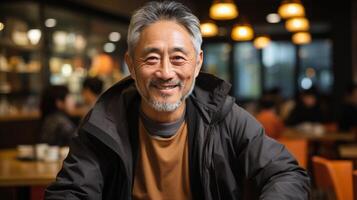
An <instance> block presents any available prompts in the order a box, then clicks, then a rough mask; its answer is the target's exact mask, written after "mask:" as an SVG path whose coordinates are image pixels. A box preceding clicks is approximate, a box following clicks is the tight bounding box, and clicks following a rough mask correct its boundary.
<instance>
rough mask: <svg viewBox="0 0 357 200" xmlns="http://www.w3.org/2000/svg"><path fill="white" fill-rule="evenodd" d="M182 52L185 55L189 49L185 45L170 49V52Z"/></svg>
mask: <svg viewBox="0 0 357 200" xmlns="http://www.w3.org/2000/svg"><path fill="white" fill-rule="evenodd" d="M175 52H181V53H183V54H185V55H187V54H188V52H187V50H186V49H185V48H184V47H173V48H171V49H170V50H169V53H175Z"/></svg>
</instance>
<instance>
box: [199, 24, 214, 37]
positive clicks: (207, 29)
mask: <svg viewBox="0 0 357 200" xmlns="http://www.w3.org/2000/svg"><path fill="white" fill-rule="evenodd" d="M200 28H201V33H202V36H203V37H213V36H216V35H217V34H218V27H217V25H216V24H215V23H213V22H204V23H202V24H201V25H200Z"/></svg>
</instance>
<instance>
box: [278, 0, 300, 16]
mask: <svg viewBox="0 0 357 200" xmlns="http://www.w3.org/2000/svg"><path fill="white" fill-rule="evenodd" d="M278 13H279V15H280V16H281V18H283V19H287V18H291V17H303V16H305V8H304V6H303V5H302V4H301V2H300V0H284V1H283V2H282V3H281V5H280V6H279V8H278Z"/></svg>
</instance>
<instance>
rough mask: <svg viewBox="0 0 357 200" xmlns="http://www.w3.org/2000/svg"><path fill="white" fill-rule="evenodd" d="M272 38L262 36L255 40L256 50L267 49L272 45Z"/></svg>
mask: <svg viewBox="0 0 357 200" xmlns="http://www.w3.org/2000/svg"><path fill="white" fill-rule="evenodd" d="M270 41H271V40H270V37H269V36H267V35H261V36H258V37H256V38H255V39H254V42H253V44H254V46H255V48H257V49H263V48H265V47H267V46H268V45H269V44H270Z"/></svg>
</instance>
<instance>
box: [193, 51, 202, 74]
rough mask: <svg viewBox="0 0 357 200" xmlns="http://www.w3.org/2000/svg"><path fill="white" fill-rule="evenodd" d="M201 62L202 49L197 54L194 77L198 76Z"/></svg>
mask: <svg viewBox="0 0 357 200" xmlns="http://www.w3.org/2000/svg"><path fill="white" fill-rule="evenodd" d="M202 63H203V51H202V50H200V53H199V54H198V56H197V63H196V70H195V78H196V77H197V76H198V74H199V73H200V70H201V67H202Z"/></svg>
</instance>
